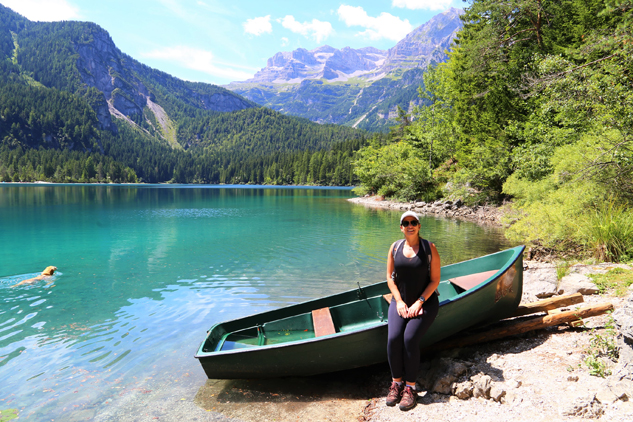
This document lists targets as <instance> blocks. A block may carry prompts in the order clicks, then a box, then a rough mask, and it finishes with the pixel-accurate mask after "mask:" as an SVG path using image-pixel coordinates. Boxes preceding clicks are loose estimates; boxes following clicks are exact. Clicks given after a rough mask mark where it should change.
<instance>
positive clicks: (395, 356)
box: [387, 293, 440, 383]
mask: <svg viewBox="0 0 633 422" xmlns="http://www.w3.org/2000/svg"><path fill="white" fill-rule="evenodd" d="M439 308H440V301H439V299H438V297H437V295H436V294H435V293H433V295H431V297H430V298H429V300H428V301H426V302H425V303H424V305H423V307H422V309H424V312H423V313H422V315H419V316H417V317H415V318H402V317H401V316H400V315H398V310H397V306H396V301H395V300H392V301H391V304H390V305H389V320H388V339H387V356H388V358H389V366H390V367H391V376H392V377H393V378H402V377H403V376H404V380H405V381H408V382H410V383H413V382H415V380H416V379H417V378H418V369H419V367H420V340H422V336H424V333H426V331H427V330H428V329H429V327H430V326H431V324H432V323H433V321H434V320H435V317H436V316H437V312H438V311H439Z"/></svg>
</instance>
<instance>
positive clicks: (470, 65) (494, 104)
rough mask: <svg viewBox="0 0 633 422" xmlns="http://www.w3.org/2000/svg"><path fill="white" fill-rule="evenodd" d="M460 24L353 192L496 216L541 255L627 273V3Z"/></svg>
mask: <svg viewBox="0 0 633 422" xmlns="http://www.w3.org/2000/svg"><path fill="white" fill-rule="evenodd" d="M532 16H539V17H543V20H541V19H540V18H539V19H538V20H533V19H532V18H531V17H532ZM462 21H463V22H464V27H463V29H462V30H461V31H460V32H459V33H458V34H457V37H456V39H455V45H454V47H453V49H452V51H451V52H450V54H449V60H448V61H447V62H446V63H440V64H437V65H436V66H435V67H431V68H429V69H428V70H427V71H426V72H425V74H424V85H423V87H421V88H420V90H419V94H420V97H421V99H422V100H423V103H422V105H421V106H419V107H415V108H413V111H412V112H410V113H408V112H407V111H405V110H404V109H399V110H398V121H399V126H397V127H394V128H392V131H391V133H389V134H387V135H384V134H381V135H376V136H375V137H374V138H372V139H370V140H369V145H367V146H365V147H363V148H361V149H360V150H359V151H358V153H357V154H356V161H355V162H354V171H355V172H356V174H357V175H358V177H359V178H360V182H361V186H360V187H359V188H358V189H356V190H355V192H356V193H357V194H358V195H360V196H364V195H370V196H373V195H377V196H381V197H385V198H389V199H393V200H398V201H406V202H410V201H415V202H420V201H423V202H426V203H434V204H436V205H437V206H440V204H438V203H436V201H438V200H441V201H443V202H444V203H445V204H449V203H451V204H455V203H457V202H460V201H461V202H463V203H464V204H465V205H466V206H469V207H481V206H483V205H485V204H488V206H489V205H493V206H494V205H496V206H501V207H502V209H503V214H504V216H503V217H502V219H501V220H502V223H503V225H504V226H506V231H505V234H506V237H508V238H509V239H510V240H511V241H516V242H521V243H526V244H528V245H532V246H533V248H535V249H538V250H540V251H542V252H539V255H540V254H542V253H545V254H548V255H559V256H562V257H570V258H571V257H575V258H577V259H589V258H593V259H595V260H597V261H605V262H607V261H608V262H629V261H630V260H631V259H633V183H632V181H633V148H632V145H633V144H632V141H633V113H631V110H633V73H631V71H630V70H631V69H632V68H633V32H631V28H632V27H633V0H564V1H562V2H521V1H510V2H506V3H503V4H501V3H499V2H496V1H492V0H475V1H473V2H472V3H471V4H470V6H469V7H467V8H466V9H465V11H464V15H462ZM452 211H453V210H450V212H452Z"/></svg>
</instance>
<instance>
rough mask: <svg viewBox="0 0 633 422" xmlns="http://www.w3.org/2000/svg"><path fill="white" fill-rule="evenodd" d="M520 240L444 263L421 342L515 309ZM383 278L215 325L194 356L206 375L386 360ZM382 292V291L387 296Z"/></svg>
mask: <svg viewBox="0 0 633 422" xmlns="http://www.w3.org/2000/svg"><path fill="white" fill-rule="evenodd" d="M524 249H525V247H524V246H518V247H516V248H512V249H508V250H505V251H502V252H497V253H494V254H491V255H486V256H483V257H480V258H475V259H472V260H469V261H464V262H460V263H457V264H452V265H447V266H444V267H442V277H441V279H442V281H441V282H440V286H439V288H438V291H439V293H440V297H439V299H440V311H439V314H438V316H437V319H436V320H435V322H434V323H433V325H431V328H430V329H429V331H428V332H427V333H426V334H425V336H424V338H423V339H422V341H421V343H420V347H427V346H429V345H431V344H433V343H435V342H437V341H439V340H442V339H444V338H447V337H449V336H451V335H453V334H455V333H457V332H459V331H461V330H463V329H465V328H468V327H470V326H472V325H474V324H478V323H481V322H484V321H492V320H499V319H502V318H506V317H508V316H510V315H512V313H513V312H514V311H515V310H516V308H517V306H518V305H519V302H520V301H521V294H522V289H523V259H522V258H523V250H524ZM388 294H389V288H388V287H387V282H386V281H383V282H380V283H376V284H372V285H369V286H366V287H362V288H358V289H355V290H350V291H347V292H343V293H337V294H334V295H331V296H327V297H323V298H320V299H315V300H310V301H308V302H303V303H299V304H297V305H291V306H287V307H284V308H280V309H275V310H273V311H267V312H262V313H260V314H256V315H251V316H247V317H244V318H239V319H235V320H232V321H226V322H222V323H219V324H216V325H214V326H213V327H211V329H210V330H209V331H208V334H207V337H206V339H205V340H204V341H203V342H202V344H201V345H200V347H199V348H198V351H197V353H196V355H195V357H196V358H197V359H199V360H200V364H201V365H202V367H203V369H204V371H205V373H206V374H207V376H208V377H209V378H214V379H223V378H272V377H284V376H306V375H316V374H321V373H326V372H334V371H340V370H344V369H351V368H357V367H362V366H368V365H373V364H376V363H380V362H385V361H386V360H387V310H388V308H389V303H388V300H389V299H390V298H389V296H388ZM385 296H387V297H385Z"/></svg>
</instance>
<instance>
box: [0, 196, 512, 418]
mask: <svg viewBox="0 0 633 422" xmlns="http://www.w3.org/2000/svg"><path fill="white" fill-rule="evenodd" d="M351 196H352V194H351V192H350V191H349V190H343V189H327V188H325V189H314V188H263V187H244V186H239V187H232V186H222V187H217V186H178V185H169V186H163V185H161V186H151V185H149V186H98V185H97V186H94V185H21V184H20V185H18V184H0V410H3V409H18V410H19V411H20V418H21V419H22V418H23V417H24V418H27V417H28V418H29V419H30V420H43V419H46V420H50V419H57V418H61V420H80V419H90V418H91V417H92V416H94V415H96V414H98V413H100V412H102V411H103V410H104V409H106V408H107V407H112V406H125V403H126V400H127V399H128V398H129V397H133V396H134V395H139V394H143V393H145V392H148V391H152V390H156V389H161V388H169V387H168V386H173V385H176V384H177V385H180V386H185V387H184V391H190V392H192V395H193V394H195V392H196V390H197V388H198V387H199V386H201V385H202V384H203V383H204V382H205V380H206V378H205V376H204V373H203V371H202V368H201V367H200V365H199V363H198V362H197V361H196V360H195V359H194V358H193V355H194V353H195V351H196V349H197V347H198V345H199V343H200V342H201V341H202V339H203V338H204V335H205V332H206V330H208V329H209V328H210V327H211V325H213V324H214V323H216V322H219V321H223V320H227V319H233V318H237V317H241V316H244V315H248V314H252V313H255V312H259V311H263V310H268V309H273V308H277V307H281V306H286V305H289V304H293V303H298V302H301V301H304V300H307V299H312V298H315V297H320V296H323V295H325V294H331V293H335V292H340V291H344V290H348V289H352V288H355V287H356V283H360V284H361V285H366V284H369V283H374V282H377V281H382V280H384V278H385V263H386V255H387V251H388V248H389V245H390V244H391V242H393V241H394V240H396V239H398V238H400V237H401V233H400V231H399V227H398V225H399V216H400V213H399V212H391V211H382V210H370V209H366V208H364V207H362V206H358V205H352V204H350V203H349V202H348V201H346V200H345V199H346V198H349V197H351ZM422 233H423V234H424V236H425V237H427V238H429V239H431V240H432V241H434V242H435V244H436V245H437V247H438V250H439V252H440V255H441V258H442V263H443V264H446V263H451V262H457V261H461V260H464V259H469V258H473V257H476V256H480V255H484V254H487V253H491V252H495V251H498V250H500V249H504V248H506V247H508V246H510V245H509V244H508V243H507V242H506V241H505V240H504V238H503V235H502V233H501V231H500V230H497V229H492V228H482V227H479V226H477V225H475V224H471V223H466V222H461V221H453V220H448V219H436V218H424V219H423V221H422ZM49 265H54V266H56V267H58V272H57V273H56V274H55V276H54V277H53V278H52V280H49V281H39V282H37V283H34V284H32V285H23V286H19V287H15V288H12V287H11V286H12V285H14V284H15V283H17V282H18V281H21V280H24V279H27V278H31V277H34V276H37V275H38V274H39V273H40V272H41V271H42V270H43V269H44V268H45V267H46V266H49ZM188 399H191V397H189V398H188ZM62 415H63V416H62ZM58 420H60V419H58Z"/></svg>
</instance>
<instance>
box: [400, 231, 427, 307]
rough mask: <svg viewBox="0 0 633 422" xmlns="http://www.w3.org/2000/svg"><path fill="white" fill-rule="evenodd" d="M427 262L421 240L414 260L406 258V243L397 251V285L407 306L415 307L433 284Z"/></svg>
mask: <svg viewBox="0 0 633 422" xmlns="http://www.w3.org/2000/svg"><path fill="white" fill-rule="evenodd" d="M427 260H428V258H427V257H426V254H425V253H424V248H423V247H422V239H420V247H419V249H418V253H417V254H416V255H415V256H414V257H413V258H407V257H406V256H404V243H403V244H402V246H400V248H397V250H396V256H395V259H394V267H395V270H396V285H397V286H398V291H399V292H400V296H401V297H402V300H403V301H404V303H406V304H407V306H411V305H413V303H414V302H415V301H416V300H418V298H419V297H420V296H421V295H422V292H424V289H426V286H428V284H429V283H430V282H431V277H430V274H429V264H428V262H427Z"/></svg>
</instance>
